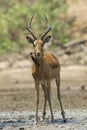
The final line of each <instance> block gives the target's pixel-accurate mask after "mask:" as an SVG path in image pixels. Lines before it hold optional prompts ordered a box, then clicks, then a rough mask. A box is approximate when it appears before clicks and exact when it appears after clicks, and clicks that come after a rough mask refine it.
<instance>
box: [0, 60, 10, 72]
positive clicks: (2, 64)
mask: <svg viewBox="0 0 87 130" xmlns="http://www.w3.org/2000/svg"><path fill="white" fill-rule="evenodd" d="M9 67H10V63H9V62H8V61H3V62H0V70H3V69H7V68H9Z"/></svg>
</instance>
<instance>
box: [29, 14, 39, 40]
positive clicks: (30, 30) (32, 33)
mask: <svg viewBox="0 0 87 130" xmlns="http://www.w3.org/2000/svg"><path fill="white" fill-rule="evenodd" d="M33 17H34V15H33V16H32V17H31V19H30V22H29V24H28V26H27V30H28V31H29V32H30V33H31V35H32V36H33V38H34V40H36V39H37V37H36V36H35V35H34V32H33V31H32V29H31V23H32V19H33Z"/></svg>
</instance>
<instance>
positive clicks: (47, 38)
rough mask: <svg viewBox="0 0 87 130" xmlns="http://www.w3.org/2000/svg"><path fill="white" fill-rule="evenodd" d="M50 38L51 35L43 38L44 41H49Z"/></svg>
mask: <svg viewBox="0 0 87 130" xmlns="http://www.w3.org/2000/svg"><path fill="white" fill-rule="evenodd" d="M50 39H51V36H47V37H46V38H45V39H44V40H43V42H44V43H46V42H49V40H50Z"/></svg>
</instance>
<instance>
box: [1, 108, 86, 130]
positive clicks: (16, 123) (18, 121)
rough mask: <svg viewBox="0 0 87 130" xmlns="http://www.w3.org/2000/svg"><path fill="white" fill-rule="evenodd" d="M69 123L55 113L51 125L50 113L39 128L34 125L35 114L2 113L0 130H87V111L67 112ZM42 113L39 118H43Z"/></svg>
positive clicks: (24, 112) (25, 112)
mask: <svg viewBox="0 0 87 130" xmlns="http://www.w3.org/2000/svg"><path fill="white" fill-rule="evenodd" d="M65 112H66V118H67V122H66V123H63V120H62V117H61V114H60V113H61V112H60V111H58V112H57V111H55V112H54V118H55V122H54V123H51V120H50V112H49V111H48V112H47V115H46V119H45V120H44V121H43V122H41V121H39V122H38V124H37V126H36V125H35V124H34V121H35V120H34V117H35V112H27V111H23V112H1V113H0V129H3V130H11V129H14V130H16V129H17V130H40V129H42V130H44V129H47V130H50V129H53V130H56V129H57V130H62V129H63V130H64V129H67V130H70V129H73V130H80V129H81V130H86V129H87V116H86V115H87V109H84V110H80V109H79V110H78V109H77V110H73V109H72V110H65ZM41 114H42V113H41V112H39V117H40V118H41Z"/></svg>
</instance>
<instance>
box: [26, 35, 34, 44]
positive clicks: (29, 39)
mask: <svg viewBox="0 0 87 130" xmlns="http://www.w3.org/2000/svg"><path fill="white" fill-rule="evenodd" d="M26 39H27V41H28V42H29V43H32V44H34V40H33V39H32V38H31V37H29V36H26Z"/></svg>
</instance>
